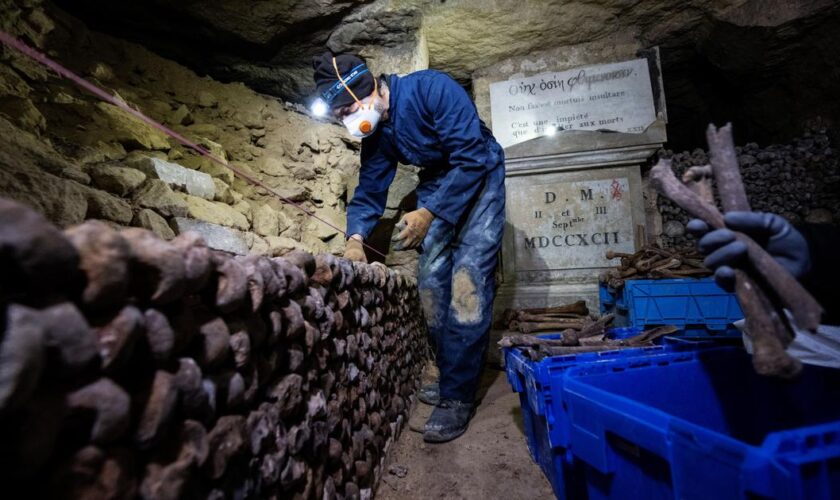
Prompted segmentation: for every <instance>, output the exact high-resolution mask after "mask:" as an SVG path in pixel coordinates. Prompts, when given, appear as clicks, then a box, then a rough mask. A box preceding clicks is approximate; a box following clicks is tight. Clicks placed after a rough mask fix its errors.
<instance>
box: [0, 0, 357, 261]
mask: <svg viewBox="0 0 840 500" xmlns="http://www.w3.org/2000/svg"><path fill="white" fill-rule="evenodd" d="M0 10H2V11H3V12H4V14H3V20H2V21H0V22H2V27H3V29H4V30H6V31H8V32H11V33H13V34H14V35H16V36H18V37H20V38H21V39H22V40H24V41H26V42H27V43H29V44H30V45H34V46H36V47H37V48H38V49H39V50H42V51H45V52H47V53H48V54H49V55H50V56H51V57H53V58H54V59H56V60H58V61H59V62H61V63H62V64H64V65H65V66H67V67H68V68H70V69H71V70H73V71H75V72H77V73H79V74H81V75H82V76H84V77H85V78H87V79H89V80H90V81H92V82H93V83H95V84H96V85H98V86H100V87H102V88H104V89H106V90H107V91H109V92H112V93H113V94H114V95H117V96H119V98H122V99H123V100H125V101H126V102H128V103H130V104H131V105H133V106H135V107H137V108H138V109H140V110H141V111H142V112H143V113H145V114H147V115H148V116H150V117H152V118H153V119H155V120H158V121H160V122H162V123H164V124H165V125H166V126H168V127H171V128H172V129H174V130H175V131H177V132H179V133H181V134H183V135H184V136H186V137H187V138H189V139H191V140H194V141H195V142H198V143H199V144H201V145H203V146H204V147H206V148H208V149H209V150H210V151H212V152H213V153H215V154H217V155H218V156H220V157H222V158H225V159H226V160H227V161H229V162H230V164H231V165H234V166H236V167H238V168H239V169H242V170H244V171H246V172H248V173H249V174H252V175H254V176H256V177H258V178H259V179H261V180H262V181H264V182H266V183H267V184H268V185H269V186H271V187H273V188H275V189H278V190H279V191H280V192H282V193H283V194H284V195H285V196H287V197H289V198H291V199H292V200H294V201H296V202H299V203H301V204H302V205H303V206H304V207H306V208H307V209H309V210H313V211H315V213H316V214H318V215H319V216H321V217H323V218H325V219H327V220H329V221H331V222H333V223H334V224H335V225H337V226H338V227H340V228H343V227H344V226H345V211H346V209H345V203H346V181H347V179H348V178H350V177H352V176H353V175H354V174H355V172H356V170H357V169H358V160H357V158H358V151H357V148H358V143H357V142H354V141H352V140H350V138H349V137H348V136H347V135H346V134H345V133H344V131H343V129H341V128H339V127H336V126H333V125H329V124H325V123H317V122H315V121H313V120H311V119H310V118H308V117H307V116H306V115H303V114H301V113H299V112H297V111H296V110H295V108H294V107H292V106H291V105H287V104H285V103H283V102H279V101H277V100H276V99H272V98H269V97H267V96H262V95H259V94H256V93H255V92H253V91H251V90H249V89H248V88H246V87H245V86H244V85H241V84H223V83H219V82H216V81H213V80H211V79H209V78H207V77H201V76H199V75H196V74H195V73H193V72H192V71H190V70H187V69H186V68H184V67H182V66H180V65H178V64H175V63H173V62H171V61H168V60H165V59H163V58H161V57H158V56H156V55H155V54H153V53H151V52H149V51H148V50H146V49H144V48H142V47H140V46H137V45H134V44H130V43H126V42H123V41H121V40H118V39H115V38H111V37H108V36H104V35H101V34H97V33H94V32H91V31H89V30H88V29H87V28H86V27H85V26H83V25H82V24H80V23H79V22H78V21H76V20H75V19H73V18H71V17H69V16H67V15H65V14H63V13H61V12H60V11H57V10H55V9H53V8H52V7H49V6H46V5H45V4H44V3H43V2H42V1H41V0H32V1H26V2H24V1H22V0H0ZM0 130H2V137H0V147H2V150H3V151H2V152H0V159H1V160H2V161H0V194H2V195H5V196H9V197H11V198H14V199H17V200H21V201H23V202H25V203H27V204H28V205H30V206H33V207H35V208H36V209H38V210H39V211H41V212H42V213H44V214H45V215H46V216H47V217H48V218H49V219H50V220H51V221H53V222H55V223H56V224H59V225H61V226H68V225H71V224H76V223H79V222H82V221H83V220H85V219H91V218H97V219H103V220H106V221H108V222H109V223H111V224H113V225H115V226H139V227H145V228H148V229H151V230H153V231H154V232H156V233H157V234H158V235H160V236H162V237H164V238H172V237H174V236H175V234H177V233H179V232H181V231H183V230H186V229H192V230H198V231H199V232H201V233H202V234H203V235H204V237H205V238H206V239H207V241H208V243H209V244H210V245H211V246H214V247H216V248H220V249H224V250H228V251H233V252H235V253H247V252H250V253H258V254H274V255H280V254H283V253H285V252H287V251H289V250H291V249H293V248H300V249H305V250H308V251H312V252H332V253H337V252H340V251H341V250H342V249H343V238H341V237H340V235H338V234H337V232H336V231H335V230H334V229H331V228H329V227H328V226H326V225H324V224H322V223H319V222H317V221H315V220H313V219H308V218H306V217H304V215H303V214H302V213H301V212H300V211H298V210H296V209H295V208H293V207H290V206H288V205H284V204H283V203H282V202H280V201H279V200H278V199H276V198H275V197H273V196H268V195H267V194H266V193H265V192H263V191H262V190H261V189H257V188H254V187H252V186H250V185H248V184H246V183H245V182H243V181H242V180H240V179H237V178H235V177H234V175H233V172H232V171H231V170H230V169H227V168H224V167H222V166H220V165H217V164H214V163H212V162H210V161H209V160H207V159H205V158H202V157H200V156H199V155H197V154H195V153H193V152H192V151H190V150H188V149H186V148H184V147H182V146H181V145H179V144H177V143H176V142H175V141H174V140H172V139H169V138H168V137H167V136H165V135H164V134H163V133H161V132H159V131H157V130H155V129H153V128H151V127H148V126H146V125H145V124H143V123H141V122H139V121H137V120H135V119H134V118H132V117H130V116H129V115H127V114H126V113H125V112H123V111H122V110H120V109H118V108H116V107H115V106H112V105H110V104H106V103H103V102H100V101H99V100H98V99H97V98H95V97H93V96H92V95H90V94H88V93H86V92H84V91H81V90H80V89H78V88H77V87H75V86H74V85H73V84H71V83H70V82H67V81H65V80H62V79H60V78H58V77H57V76H55V75H54V74H51V73H50V72H49V71H47V70H45V69H44V68H42V67H40V66H38V65H36V64H35V63H32V62H31V61H29V60H27V59H25V58H23V56H20V55H18V54H16V53H14V52H12V51H10V50H8V49H5V48H4V49H3V51H2V52H0Z"/></svg>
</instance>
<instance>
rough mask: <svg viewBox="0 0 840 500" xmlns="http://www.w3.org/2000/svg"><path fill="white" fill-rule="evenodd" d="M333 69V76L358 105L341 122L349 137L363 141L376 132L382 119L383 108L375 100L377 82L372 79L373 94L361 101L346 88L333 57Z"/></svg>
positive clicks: (377, 100)
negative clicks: (357, 107) (336, 77)
mask: <svg viewBox="0 0 840 500" xmlns="http://www.w3.org/2000/svg"><path fill="white" fill-rule="evenodd" d="M333 67H335V74H336V75H337V76H338V80H339V81H340V82H341V84H342V85H344V88H345V89H346V90H347V92H348V93H350V95H351V96H352V97H353V99H354V100H355V101H356V102H357V103H358V104H359V109H357V110H356V111H354V112H353V113H351V114H349V115H347V116H345V117H344V118H342V119H341V122H342V123H344V126H345V127H347V131H348V132H350V135H352V136H353V137H359V138H362V139H363V138H365V137H367V136H369V135H371V134H372V133H373V131H374V130H376V126H377V125H379V120H380V119H382V111H383V110H384V106H383V105H382V103H381V102H380V101H379V99H378V98H377V96H378V95H379V93H378V91H379V88H378V82H377V80H376V79H375V78H374V79H373V94H371V95H370V96H369V97H367V98H365V100H364V101H361V100H359V98H358V97H356V94H354V93H353V91H352V90H350V87H348V86H347V83H345V81H344V79H343V78H342V77H341V73H340V72H339V71H338V65H337V64H336V62H335V57H333Z"/></svg>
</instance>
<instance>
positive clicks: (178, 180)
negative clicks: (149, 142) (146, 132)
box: [132, 156, 216, 200]
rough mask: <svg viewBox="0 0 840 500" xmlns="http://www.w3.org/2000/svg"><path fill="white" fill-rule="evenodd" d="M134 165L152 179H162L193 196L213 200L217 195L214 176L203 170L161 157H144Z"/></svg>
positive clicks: (133, 163)
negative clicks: (192, 168) (198, 170)
mask: <svg viewBox="0 0 840 500" xmlns="http://www.w3.org/2000/svg"><path fill="white" fill-rule="evenodd" d="M132 165H133V166H134V167H136V168H137V169H139V170H142V171H143V172H144V173H145V174H146V175H148V176H149V177H150V178H152V179H160V180H162V181H164V182H166V183H167V184H169V185H170V186H171V187H173V188H178V189H180V190H183V191H186V192H187V193H189V194H191V195H193V196H199V197H201V198H204V199H206V200H212V199H213V198H214V197H215V195H216V185H215V184H214V183H213V178H212V177H210V176H209V175H207V174H205V173H203V172H196V171H195V170H190V169H188V168H185V167H182V166H181V165H178V164H177V163H172V162H169V161H166V160H162V159H160V158H153V157H148V156H147V157H142V158H140V159H138V160H136V161H134V162H132Z"/></svg>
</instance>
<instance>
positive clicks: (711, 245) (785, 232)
mask: <svg viewBox="0 0 840 500" xmlns="http://www.w3.org/2000/svg"><path fill="white" fill-rule="evenodd" d="M724 222H725V223H726V227H727V228H724V229H716V230H714V231H709V226H708V225H707V224H706V223H705V222H703V221H701V220H700V219H693V220H691V221H690V222H689V223H688V226H686V228H687V229H688V231H689V232H690V233H691V234H693V235H694V236H696V237H697V238H698V239H699V241H698V242H697V248H698V249H699V250H700V251H701V252H703V253H705V254H708V256H707V257H706V259H705V260H704V261H703V263H704V264H705V265H706V267H708V268H709V269H712V270H713V271H714V272H715V282H717V284H718V285H719V286H720V287H721V288H723V289H724V290H728V291H730V292H731V291H732V290H734V288H735V271H734V270H733V268H743V267H744V266H745V265H746V264H747V245H746V244H744V243H742V242H740V241H738V240H736V239H735V233H733V231H739V232H742V233H744V234H746V235H747V236H749V237H750V238H752V239H753V240H755V242H756V243H758V244H759V245H761V246H762V247H764V249H765V250H766V251H767V253H769V254H770V255H771V256H772V257H773V258H775V259H776V261H777V262H778V263H779V264H781V266H782V267H784V268H785V269H787V270H788V272H790V274H792V275H793V276H794V277H795V278H797V279H798V278H801V277H803V276H804V275H805V274H806V273H807V272H808V271H809V269H810V267H811V258H810V252H809V249H808V243H807V242H806V241H805V238H804V237H803V236H802V234H801V233H800V232H799V231H797V230H796V229H794V228H793V226H792V225H791V224H790V223H789V222H788V221H786V220H785V219H783V218H782V217H779V216H778V215H775V214H770V213H764V212H729V213H727V214H726V215H725V216H724Z"/></svg>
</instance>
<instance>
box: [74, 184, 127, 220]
mask: <svg viewBox="0 0 840 500" xmlns="http://www.w3.org/2000/svg"><path fill="white" fill-rule="evenodd" d="M85 191H86V195H87V202H88V210H87V215H86V218H88V219H107V220H111V221H114V222H117V223H119V224H128V223H129V222H131V219H132V218H133V216H134V214H133V213H132V211H131V205H129V204H128V203H127V202H125V201H123V200H122V199H120V198H116V197H114V196H112V195H110V194H108V193H106V192H105V191H100V190H98V189H90V188H88V189H86V190H85Z"/></svg>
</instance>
